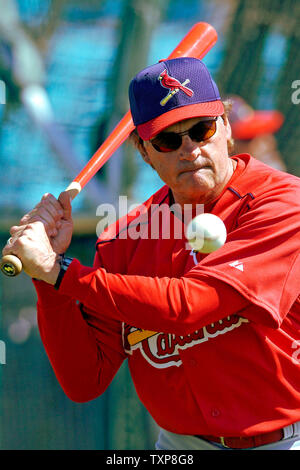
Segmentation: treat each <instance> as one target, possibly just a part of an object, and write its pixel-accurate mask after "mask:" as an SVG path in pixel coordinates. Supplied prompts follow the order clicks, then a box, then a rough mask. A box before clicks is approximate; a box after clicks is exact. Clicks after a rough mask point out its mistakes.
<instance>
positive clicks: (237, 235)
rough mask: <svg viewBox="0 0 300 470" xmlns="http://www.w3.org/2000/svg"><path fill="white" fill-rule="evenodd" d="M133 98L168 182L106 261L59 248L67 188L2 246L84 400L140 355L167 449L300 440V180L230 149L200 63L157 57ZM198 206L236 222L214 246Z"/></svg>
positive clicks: (122, 223) (220, 109)
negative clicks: (202, 237) (26, 280)
mask: <svg viewBox="0 0 300 470" xmlns="http://www.w3.org/2000/svg"><path fill="white" fill-rule="evenodd" d="M162 74H163V77H164V82H163V84H162V80H161V77H162ZM175 80H176V81H177V83H179V84H180V86H178V87H175V88H174V86H173V87H172V89H171V88H170V90H167V89H166V85H167V83H169V82H172V83H175ZM186 85H188V88H189V90H190V91H189V93H186V92H185V91H184V87H185V86H186ZM129 98H130V107H131V113H132V116H133V120H134V124H135V126H136V131H135V133H134V135H133V139H134V140H135V143H136V145H137V147H138V148H139V150H140V152H141V155H142V157H143V159H144V160H145V162H146V163H147V164H149V165H151V166H152V167H153V168H154V169H155V170H156V171H157V173H158V174H159V176H160V177H161V179H162V181H163V182H164V183H165V184H164V186H163V187H162V188H161V189H160V190H159V191H157V192H156V193H155V194H154V195H152V196H151V197H150V198H149V199H148V200H147V201H146V202H145V203H144V204H143V205H142V206H141V207H140V208H139V210H137V209H135V210H134V211H132V212H131V213H129V214H128V215H126V216H124V217H122V218H121V219H120V220H118V221H117V222H116V223H115V224H112V225H111V226H110V227H108V228H107V230H105V232H104V233H103V234H101V235H100V237H99V239H98V241H97V245H96V254H95V261H94V266H93V267H88V266H83V265H82V264H81V263H80V261H79V260H77V259H73V260H72V259H70V258H68V257H67V255H66V256H61V253H65V252H66V251H67V249H68V247H69V244H70V240H71V237H72V217H71V204H70V200H69V198H68V195H67V193H66V192H64V193H62V194H61V195H60V196H59V199H58V200H56V199H55V198H54V197H53V196H52V195H49V194H46V195H45V196H44V197H43V199H42V201H41V202H40V203H39V204H38V205H37V207H36V208H34V209H33V210H32V211H31V212H29V213H28V214H26V215H25V216H24V217H23V219H22V220H21V222H20V225H19V226H15V227H12V228H11V235H12V236H11V239H10V242H9V243H8V245H7V246H6V247H5V248H4V250H3V253H4V254H8V253H13V254H15V255H17V256H19V257H20V259H21V260H22V263H23V266H24V270H25V271H26V272H27V274H28V275H29V276H31V277H32V278H35V279H38V280H34V281H33V282H34V284H35V287H36V290H37V295H38V323H39V328H40V334H41V338H42V340H43V343H44V346H45V349H46V351H47V354H48V357H49V360H50V362H51V364H52V367H53V369H54V371H55V374H56V376H57V378H58V380H59V382H60V384H61V386H62V387H63V389H64V391H65V393H66V394H67V395H68V396H69V397H70V398H71V399H72V400H74V401H78V402H84V401H88V400H92V399H94V398H96V397H97V396H99V395H100V394H102V393H103V392H104V391H105V390H106V389H107V387H108V386H109V384H110V382H111V380H112V379H113V377H114V375H115V374H116V372H117V371H118V369H119V367H120V365H121V364H122V362H123V361H124V360H125V359H127V360H128V364H129V369H130V372H131V375H132V379H133V382H134V384H135V387H136V390H137V393H138V395H139V397H140V399H141V401H142V402H143V404H144V405H145V407H146V408H147V409H148V411H149V413H150V414H151V416H152V417H153V418H154V420H155V421H156V422H157V424H158V425H159V426H160V428H161V432H160V436H159V439H158V442H157V444H156V447H157V449H168V450H172V449H181V450H182V449H186V450H192V449H195V450H197V449H199V450H202V449H213V450H220V449H221V450H225V449H272V450H273V449H276V450H278V449H300V437H299V434H300V333H299V331H300V328H299V327H300V297H299V293H300V287H299V272H300V256H299V245H300V244H299V242H300V230H299V229H300V217H299V215H300V181H299V178H297V177H295V176H293V175H289V174H286V173H284V172H281V171H278V170H276V169H273V168H271V167H269V166H267V165H265V164H263V163H262V162H259V161H258V160H256V159H254V158H252V157H251V156H250V155H248V154H241V155H235V156H232V157H230V156H229V154H228V148H227V143H228V141H229V140H230V138H231V128H230V125H229V122H228V119H227V116H226V113H225V111H224V106H223V103H222V101H221V98H220V95H219V91H218V88H217V86H216V84H215V83H214V81H213V80H212V78H211V76H210V74H209V72H208V70H207V68H206V67H205V65H204V64H203V62H201V61H200V60H198V59H192V58H180V59H172V60H166V61H161V62H159V63H158V64H155V65H153V66H150V67H147V68H146V69H144V70H143V71H141V72H140V73H138V74H137V75H136V76H135V77H134V79H133V80H132V82H131V84H130V88H129ZM199 206H201V207H202V209H203V211H204V212H211V213H213V214H215V215H217V216H218V217H220V218H221V219H222V220H223V222H224V224H225V226H226V229H227V234H228V236H227V240H226V243H225V244H224V245H223V246H222V247H221V248H219V249H218V250H217V251H215V252H213V253H210V254H201V253H195V252H194V251H193V250H192V249H191V248H190V247H189V245H188V244H187V241H186V239H185V237H184V229H185V222H186V220H187V218H186V217H185V216H186V213H187V212H189V213H191V214H195V211H196V209H197V207H199ZM157 214H160V217H157ZM166 224H168V229H169V230H165V226H166ZM180 229H181V233H182V234H183V235H181V236H178V234H179V233H180ZM166 234H167V235H166ZM70 333H71V334H70Z"/></svg>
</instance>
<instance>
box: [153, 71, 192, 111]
mask: <svg viewBox="0 0 300 470" xmlns="http://www.w3.org/2000/svg"><path fill="white" fill-rule="evenodd" d="M158 79H159V81H160V84H161V86H163V87H164V88H168V89H169V90H170V91H169V93H168V94H167V96H165V98H163V99H162V100H161V102H160V104H161V105H162V106H164V105H165V104H166V103H167V102H168V101H169V99H170V98H172V96H174V95H175V94H176V93H178V92H179V90H181V91H183V92H184V93H185V94H186V95H187V96H193V94H194V92H193V90H191V89H190V88H188V87H187V86H185V85H187V84H188V83H190V81H189V79H187V80H185V81H184V82H183V83H180V81H179V80H177V79H176V78H174V77H170V75H168V72H167V69H165V70H164V71H163V72H162V73H161V74H160V76H159V77H158Z"/></svg>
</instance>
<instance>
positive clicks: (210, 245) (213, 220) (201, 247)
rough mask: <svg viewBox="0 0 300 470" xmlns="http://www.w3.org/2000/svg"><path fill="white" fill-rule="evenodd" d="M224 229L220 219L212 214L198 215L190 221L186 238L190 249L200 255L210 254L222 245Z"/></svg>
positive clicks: (224, 236) (224, 235) (224, 237)
mask: <svg viewBox="0 0 300 470" xmlns="http://www.w3.org/2000/svg"><path fill="white" fill-rule="evenodd" d="M226 237H227V231H226V227H225V225H224V222H223V221H222V220H221V219H220V217H218V216H216V215H214V214H200V215H197V216H196V217H194V219H192V220H191V221H190V223H189V224H188V226H187V229H186V238H187V239H188V241H189V244H190V245H191V247H192V248H193V249H194V250H195V251H198V252H200V253H212V252H213V251H216V250H217V249H218V248H220V247H221V246H223V245H224V243H225V241H226Z"/></svg>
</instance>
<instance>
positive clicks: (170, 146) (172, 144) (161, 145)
mask: <svg viewBox="0 0 300 470" xmlns="http://www.w3.org/2000/svg"><path fill="white" fill-rule="evenodd" d="M181 142H182V140H181V136H180V135H179V134H176V132H161V133H160V134H158V136H157V137H155V138H154V139H153V140H151V144H152V145H153V147H154V148H155V150H157V151H158V152H165V153H167V152H172V151H174V150H177V149H178V148H179V147H180V146H181Z"/></svg>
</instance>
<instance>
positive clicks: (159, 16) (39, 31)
mask: <svg viewBox="0 0 300 470" xmlns="http://www.w3.org/2000/svg"><path fill="white" fill-rule="evenodd" d="M198 21H206V22H208V23H210V24H212V25H213V26H214V27H215V29H216V30H217V32H218V36H219V38H218V42H217V44H216V45H215V46H214V48H213V49H212V50H211V51H210V52H209V53H208V55H207V56H206V57H205V58H204V62H205V63H206V65H207V66H208V68H209V69H210V71H211V73H212V75H213V77H214V78H215V80H216V81H217V83H218V85H219V88H220V91H221V94H222V95H223V96H226V95H228V94H238V95H240V96H242V97H243V98H244V99H245V100H247V102H248V103H249V104H250V105H251V106H252V107H253V108H255V109H267V110H268V109H277V110H279V111H281V112H282V113H283V115H284V117H285V120H284V124H283V126H282V127H281V129H280V130H279V131H278V132H277V134H276V136H275V138H276V142H277V145H278V149H279V151H280V154H281V157H282V160H283V162H284V165H285V166H286V168H287V171H289V172H291V173H293V174H296V175H297V176H300V164H299V157H298V142H299V137H300V126H299V109H300V108H299V106H300V104H299V101H300V94H299V93H298V94H297V93H296V92H297V87H299V85H300V66H299V63H300V61H299V50H300V39H299V37H300V33H299V24H300V3H299V1H297V0H293V1H291V0H272V1H271V0H264V2H260V1H258V0H211V1H210V2H207V1H205V0H114V1H106V0H102V1H101V0H85V1H83V0H26V1H22V0H18V1H17V0H0V80H2V82H0V83H1V84H5V89H4V91H3V87H2V86H1V90H0V91H1V96H0V103H1V104H0V122H1V126H0V168H1V172H0V209H1V220H0V243H1V246H3V245H4V244H5V242H6V239H7V238H8V230H9V227H10V226H11V225H12V224H14V223H16V222H17V221H18V220H19V217H20V215H22V214H23V213H24V212H26V211H28V210H30V209H31V208H32V207H33V205H35V204H36V203H37V202H38V201H39V199H40V197H41V195H42V194H43V193H44V192H52V193H53V194H54V195H56V196H58V194H59V193H60V191H61V190H63V189H64V188H65V187H66V186H67V185H68V184H69V182H70V181H71V180H72V179H73V178H74V176H75V175H76V174H77V173H78V170H80V169H81V168H82V166H83V164H84V163H86V162H87V161H88V160H89V158H90V156H91V155H92V154H93V153H94V151H95V150H96V149H97V148H98V146H99V145H100V144H101V142H103V140H104V139H105V138H106V136H107V135H108V134H109V132H110V131H111V130H112V128H113V127H114V126H115V124H116V123H117V122H118V121H119V120H120V119H121V117H122V116H123V115H124V113H125V112H126V111H127V109H128V98H127V89H128V84H129V81H130V79H131V78H132V76H133V75H134V74H135V73H136V72H137V71H138V70H140V69H141V68H143V67H145V66H146V65H149V64H151V63H154V62H157V61H158V60H159V59H161V58H166V57H167V56H168V55H169V53H170V52H171V51H172V50H173V48H174V47H175V46H176V44H177V43H178V42H179V41H180V40H181V39H182V37H183V36H184V35H185V34H186V33H187V32H188V30H189V29H190V28H191V27H192V26H193V24H194V23H196V22H198ZM298 82H299V83H298ZM293 92H294V95H293ZM293 96H294V98H293ZM160 186H161V183H160V181H159V180H158V178H157V177H156V175H155V173H154V172H153V171H152V170H151V168H150V167H148V166H146V165H144V164H143V163H142V160H141V158H140V157H139V156H138V155H137V154H136V152H135V150H133V149H132V148H131V147H130V146H129V145H127V144H124V145H123V146H122V147H121V148H120V149H119V150H118V151H117V152H116V153H115V155H114V156H113V158H111V159H110V161H109V162H108V163H107V164H106V165H105V167H104V168H103V169H102V170H101V171H100V172H99V173H98V174H97V175H96V176H95V178H94V179H93V180H92V181H91V182H90V183H89V184H88V185H87V187H86V188H85V189H84V191H82V193H81V194H80V196H79V197H78V198H76V200H75V201H74V217H75V233H74V238H73V241H72V245H71V248H70V251H69V253H70V255H71V256H72V255H73V256H76V257H77V258H79V259H80V260H81V261H82V262H83V263H84V264H87V265H90V264H91V263H92V261H93V256H94V253H93V246H94V244H95V241H96V226H97V223H98V222H99V217H97V216H96V208H97V206H98V205H99V204H101V203H107V202H109V203H113V204H117V201H118V196H119V195H120V194H122V195H126V196H127V197H128V200H129V202H133V203H135V202H143V201H144V200H145V199H146V198H147V197H149V196H150V195H151V194H152V193H153V192H154V191H155V190H157V189H158V188H159V187H160ZM35 303H36V296H35V291H34V289H33V287H32V284H31V281H30V279H28V278H27V277H26V276H25V275H24V274H21V275H20V276H19V277H18V278H16V279H8V278H5V277H4V276H1V280H0V315H1V317H0V318H1V324H0V327H1V329H0V341H1V343H0V345H1V351H0V352H1V354H0V362H1V363H0V397H1V400H0V449H3V450H5V449H66V450H68V449H92V450H94V449H95V450H97V449H108V450H110V449H120V450H121V449H131V450H134V449H153V448H154V443H155V439H156V434H157V428H156V425H155V423H154V422H153V421H152V419H151V418H150V417H149V415H148V413H147V412H146V410H145V409H144V408H143V406H142V405H141V404H140V402H139V401H138V399H137V396H136V392H135V390H134V387H133V385H132V383H131V379H130V376H129V373H128V369H127V365H126V364H124V365H123V366H122V368H121V369H120V371H119V373H118V374H117V376H116V378H115V379H114V381H113V383H112V385H111V386H110V388H109V390H107V391H106V393H105V394H104V395H103V396H101V397H99V398H98V399H96V400H94V401H92V402H90V403H86V404H75V403H72V402H71V401H70V400H69V399H68V398H67V397H66V396H65V395H64V393H63V392H62V390H61V388H60V386H59V384H58V382H57V381H56V379H55V377H54V374H53V372H52V369H51V367H50V365H49V362H48V359H47V357H46V355H45V352H44V350H43V347H42V344H41V341H40V338H39V334H38V331H37V326H36V308H35ZM4 346H5V350H4Z"/></svg>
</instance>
